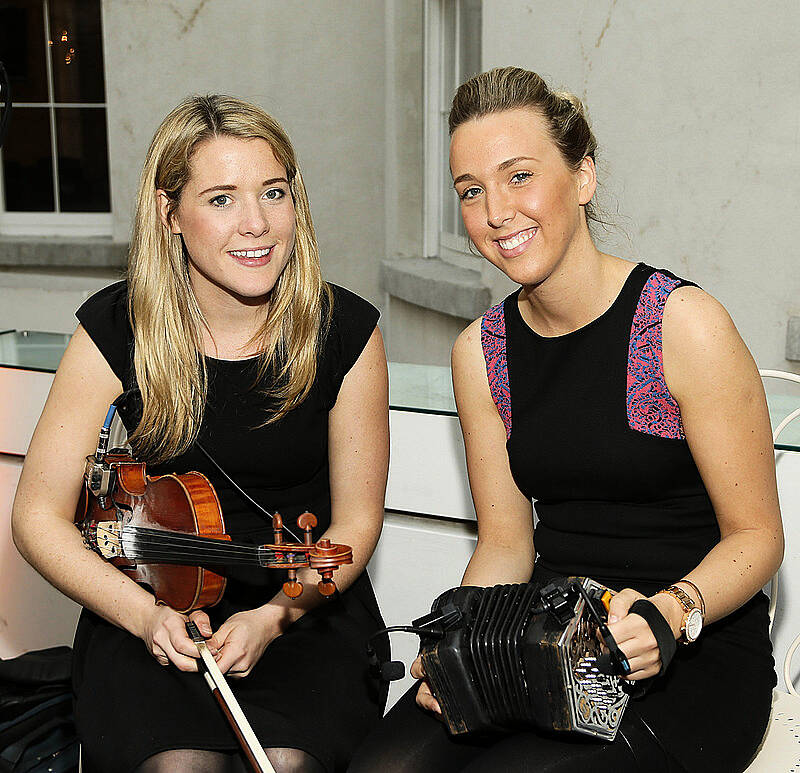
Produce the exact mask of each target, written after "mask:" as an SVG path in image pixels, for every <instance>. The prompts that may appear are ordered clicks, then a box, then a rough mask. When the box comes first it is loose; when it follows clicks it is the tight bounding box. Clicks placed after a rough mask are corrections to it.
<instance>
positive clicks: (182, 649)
mask: <svg viewBox="0 0 800 773" xmlns="http://www.w3.org/2000/svg"><path fill="white" fill-rule="evenodd" d="M169 633H170V643H171V644H172V647H173V648H174V649H175V651H176V652H178V653H180V654H181V655H185V656H186V657H187V658H195V659H197V658H199V657H201V655H200V650H199V649H197V645H196V644H195V643H194V641H192V639H190V638H189V635H188V634H187V633H186V630H185V629H184V630H183V631H175V630H172V631H170V632H169Z"/></svg>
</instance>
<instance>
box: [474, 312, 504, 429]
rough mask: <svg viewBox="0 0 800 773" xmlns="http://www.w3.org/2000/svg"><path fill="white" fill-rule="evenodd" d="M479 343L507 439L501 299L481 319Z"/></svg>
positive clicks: (490, 387) (490, 388)
mask: <svg viewBox="0 0 800 773" xmlns="http://www.w3.org/2000/svg"><path fill="white" fill-rule="evenodd" d="M481 345H482V347H483V356H484V358H485V360H486V375H487V376H488V378H489V391H490V392H491V394H492V400H494V404H495V405H496V406H497V411H498V413H499V414H500V418H501V419H502V420H503V424H504V425H505V428H506V439H508V438H509V437H511V388H510V386H509V383H508V360H507V358H506V318H505V313H504V312H503V302H502V301H501V302H500V303H498V304H497V305H496V306H492V308H491V309H489V310H488V311H487V312H486V313H485V314H484V315H483V317H482V319H481Z"/></svg>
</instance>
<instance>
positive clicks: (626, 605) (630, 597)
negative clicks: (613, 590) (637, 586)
mask: <svg viewBox="0 0 800 773" xmlns="http://www.w3.org/2000/svg"><path fill="white" fill-rule="evenodd" d="M642 598H644V596H643V595H642V594H641V593H639V592H638V591H635V590H633V588H625V589H623V590H621V591H620V592H619V593H617V594H616V595H615V596H613V597H612V598H611V603H610V604H609V605H608V622H609V624H610V623H616V622H617V621H618V620H622V618H623V617H625V615H627V614H628V610H629V609H630V608H631V604H633V602H634V601H636V600H637V599H642Z"/></svg>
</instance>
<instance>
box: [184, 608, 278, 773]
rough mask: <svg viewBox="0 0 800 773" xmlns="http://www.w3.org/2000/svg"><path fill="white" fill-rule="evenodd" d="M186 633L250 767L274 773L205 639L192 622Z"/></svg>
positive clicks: (256, 770) (187, 625)
mask: <svg viewBox="0 0 800 773" xmlns="http://www.w3.org/2000/svg"><path fill="white" fill-rule="evenodd" d="M186 630H187V631H188V632H189V636H191V637H192V641H193V642H194V643H195V646H196V647H197V649H198V651H199V652H200V657H201V658H202V660H203V665H204V666H205V670H204V671H203V676H204V677H205V679H206V683H207V684H208V687H209V689H210V690H211V692H212V694H213V695H214V697H215V698H216V699H217V703H219V706H220V708H221V709H222V713H223V714H224V715H225V718H226V719H227V720H228V724H230V726H231V729H232V730H233V732H234V734H235V735H236V739H237V740H238V741H239V745H240V746H241V747H242V751H243V752H244V756H245V757H246V758H247V761H248V762H249V763H250V766H251V767H252V768H253V770H254V771H255V773H275V768H273V767H272V764H271V763H270V761H269V759H268V758H267V754H266V752H265V751H264V749H263V748H262V746H261V744H260V743H259V742H258V738H257V737H256V734H255V733H254V732H253V728H252V727H250V723H249V722H248V721H247V717H245V715H244V712H243V711H242V707H241V706H240V705H239V701H237V700H236V697H235V696H234V694H233V691H232V690H231V688H230V687H229V685H228V683H227V682H226V681H225V677H224V676H223V675H222V671H220V670H219V666H218V665H217V661H216V660H214V656H213V655H212V654H211V651H210V650H209V649H208V645H207V644H206V640H205V637H204V636H203V634H201V633H200V630H199V629H198V628H197V626H196V625H195V624H194V623H193V622H192V621H191V620H188V621H187V622H186Z"/></svg>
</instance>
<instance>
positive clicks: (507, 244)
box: [497, 228, 539, 250]
mask: <svg viewBox="0 0 800 773" xmlns="http://www.w3.org/2000/svg"><path fill="white" fill-rule="evenodd" d="M538 230H539V229H538V228H529V229H528V230H527V231H522V233H518V234H517V235H516V236H512V237H511V238H510V239H498V240H497V243H498V244H499V245H500V246H501V247H502V248H503V249H504V250H513V249H514V247H519V245H520V244H522V243H523V242H527V241H528V239H532V238H533V236H534V234H535V233H536V232H537V231H538Z"/></svg>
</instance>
